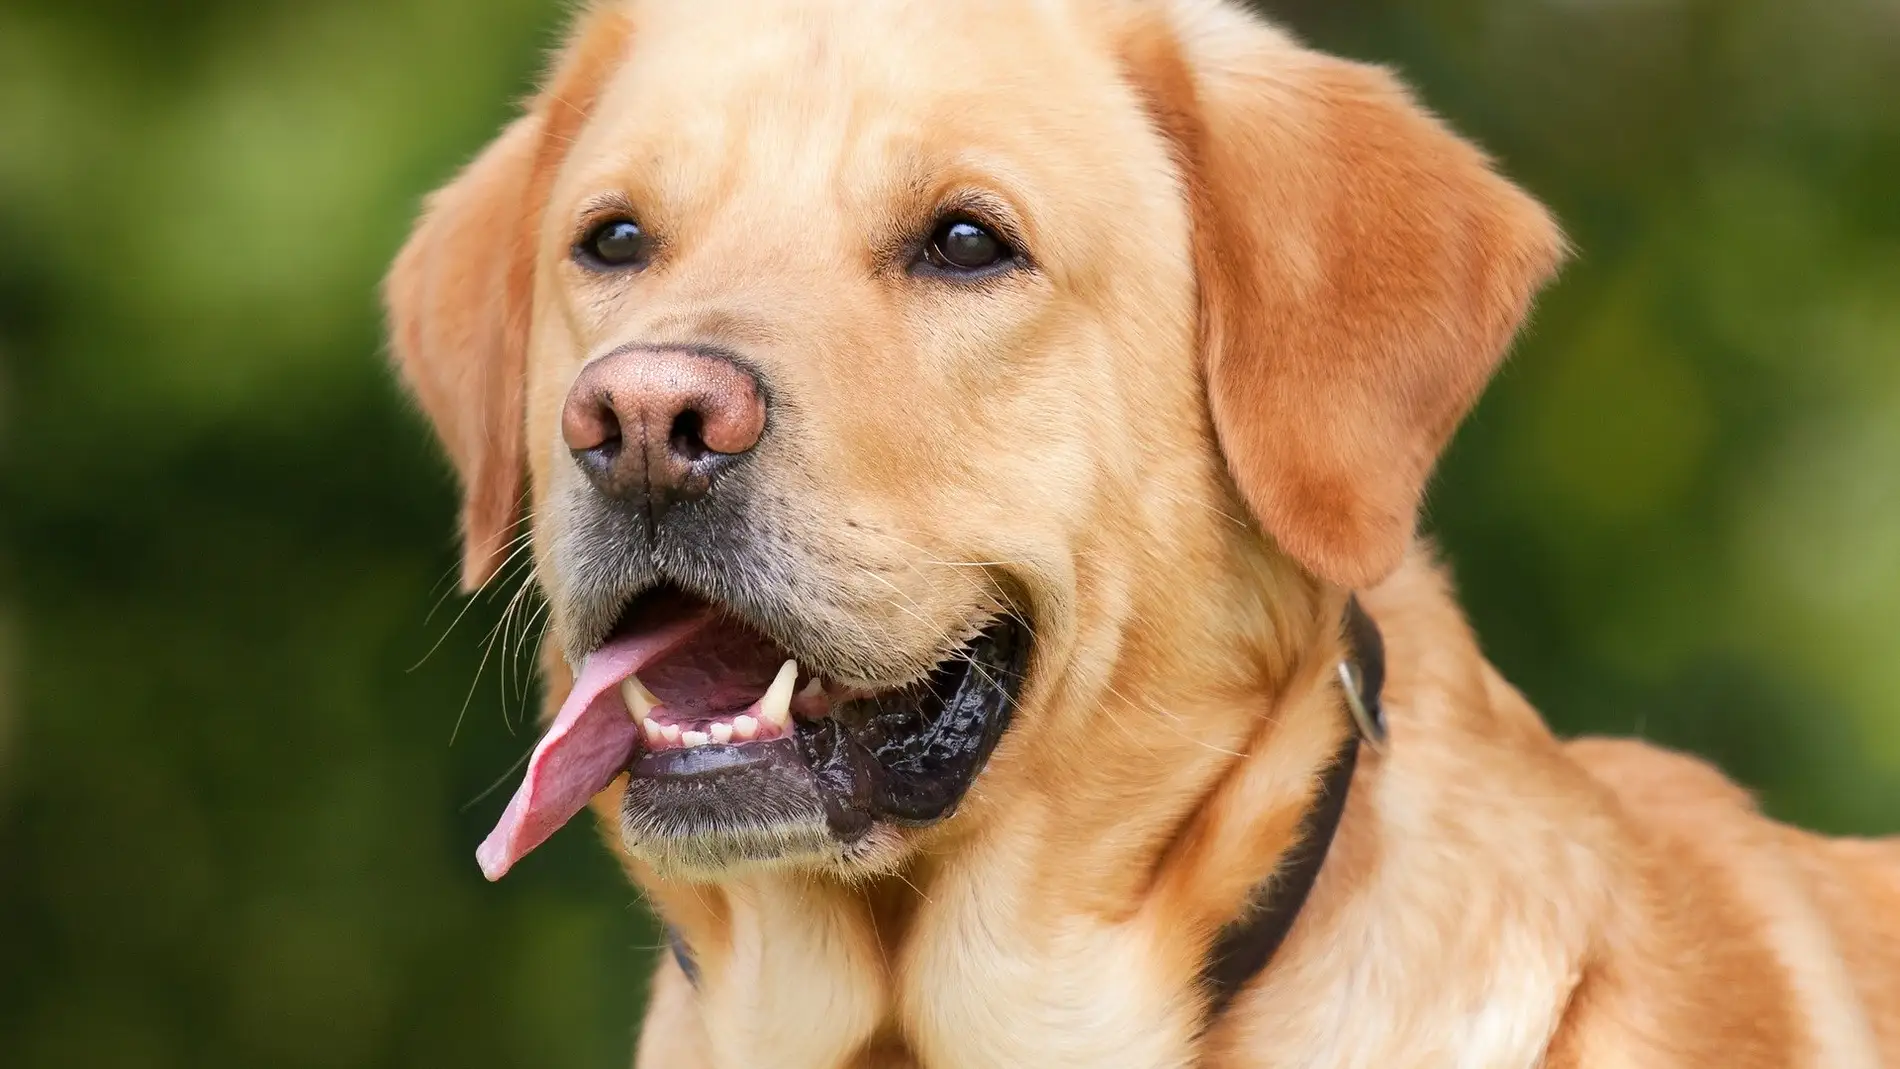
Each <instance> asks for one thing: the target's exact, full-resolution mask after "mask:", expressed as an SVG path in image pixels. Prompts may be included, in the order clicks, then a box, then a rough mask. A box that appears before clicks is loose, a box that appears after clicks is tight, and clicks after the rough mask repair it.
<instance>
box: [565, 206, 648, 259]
mask: <svg viewBox="0 0 1900 1069" xmlns="http://www.w3.org/2000/svg"><path fill="white" fill-rule="evenodd" d="M574 255H575V258H576V259H578V260H580V261H581V263H582V264H583V265H584V266H587V267H591V268H594V269H595V270H597V271H607V270H612V269H614V268H618V267H631V266H634V265H637V264H640V263H643V262H645V260H646V258H647V236H646V232H645V231H643V230H641V229H640V224H639V223H636V222H634V221H633V220H631V219H609V220H608V221H606V222H604V223H601V224H600V225H599V226H596V227H594V228H593V229H592V230H589V231H588V232H587V236H586V237H584V238H582V239H581V240H580V243H579V244H577V245H575V246H574Z"/></svg>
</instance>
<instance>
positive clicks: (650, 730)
mask: <svg viewBox="0 0 1900 1069" xmlns="http://www.w3.org/2000/svg"><path fill="white" fill-rule="evenodd" d="M646 733H647V745H649V746H658V745H659V744H660V740H661V739H663V738H665V737H666V736H665V735H664V734H663V733H662V732H661V731H660V722H659V721H658V720H649V721H647V722H646Z"/></svg>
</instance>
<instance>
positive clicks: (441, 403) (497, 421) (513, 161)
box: [383, 8, 628, 590]
mask: <svg viewBox="0 0 1900 1069" xmlns="http://www.w3.org/2000/svg"><path fill="white" fill-rule="evenodd" d="M627 30H628V27H627V23H626V18H625V16H624V15H623V14H621V13H620V12H619V11H617V10H610V9H605V8H602V9H597V10H595V11H593V12H591V13H589V14H586V15H584V16H582V18H581V19H580V21H579V22H578V23H577V24H576V28H575V31H574V32H573V34H572V35H571V36H570V38H569V42H568V45H567V47H566V48H565V49H563V50H562V51H561V52H560V53H559V55H558V57H557V59H556V61H555V63H554V64H553V66H552V68H551V69H552V72H553V73H552V76H551V77H550V78H548V79H547V80H546V82H545V83H544V84H545V88H543V89H542V90H541V92H540V93H538V94H536V96H535V97H534V98H533V99H532V100H531V101H530V102H529V104H528V107H527V109H526V112H525V114H523V115H522V116H521V117H520V118H518V119H516V120H515V121H514V122H513V123H511V124H509V126H508V127H507V129H505V130H503V131H502V133H501V136H500V137H497V138H496V139H495V140H494V141H493V142H491V143H490V144H489V146H488V147H487V148H486V149H483V150H482V153H481V155H479V156H477V157H476V158H475V161H474V162H473V163H470V164H469V165H468V166H467V167H466V168H464V169H463V171H462V173H461V174H459V175H458V176H456V178H455V180H454V181H452V182H450V183H449V184H448V185H447V186H444V187H443V188H442V189H440V190H438V191H436V192H435V193H434V194H433V195H432V196H430V197H429V199H428V202H427V204H426V206H425V207H424V209H423V213H422V217H421V219H420V220H419V221H418V222H417V223H416V226H415V229H414V230H413V231H412V232H411V233H410V235H409V240H408V241H407V242H406V243H405V244H404V245H403V247H402V251H401V252H399V253H397V255H396V260H395V263H394V265H392V266H391V268H390V271H389V276H388V278H387V279H386V280H385V282H384V285H383V294H384V301H385V303H386V304H387V305H388V309H389V333H390V349H391V350H392V354H393V356H394V360H395V363H396V366H397V368H398V369H399V370H400V371H401V373H402V377H403V380H404V381H405V382H407V383H408V385H409V388H410V389H411V390H412V391H413V392H414V394H415V397H416V400H417V402H418V403H419V404H420V405H421V407H422V410H423V412H424V413H425V414H426V415H427V416H428V417H429V420H430V422H432V423H433V424H434V425H435V430H436V436H437V437H438V438H440V439H441V442H442V446H443V449H444V450H445V451H446V452H447V453H448V455H449V459H450V460H451V462H453V464H454V465H455V470H456V474H457V476H458V477H459V478H460V480H461V484H462V586H463V589H465V590H474V589H475V588H477V587H479V586H481V584H482V583H484V582H486V581H487V579H488V578H489V577H490V576H491V575H493V574H494V573H495V570H496V569H497V568H499V567H500V566H501V564H502V561H503V559H504V557H505V555H506V553H507V550H508V548H509V544H510V541H511V536H512V533H513V531H514V527H515V523H516V520H517V519H518V517H519V515H520V509H521V494H522V484H523V481H524V476H523V466H524V461H525V452H524V449H525V446H524V441H523V439H524V437H525V435H526V428H525V426H524V421H525V419H526V412H525V410H524V408H523V404H524V402H523V394H524V390H525V388H526V374H527V368H526V360H527V348H528V329H529V320H530V309H531V306H532V301H533V296H534V259H535V246H536V243H537V241H538V239H539V236H540V226H541V215H542V211H543V209H544V208H545V206H546V202H547V196H548V189H549V186H550V185H551V184H552V181H553V176H554V172H555V170H556V169H557V168H558V167H559V165H560V162H561V160H562V158H563V157H564V155H565V153H566V150H567V147H568V146H569V145H570V144H572V142H573V140H574V134H575V133H576V131H578V129H579V128H580V125H581V123H582V122H583V121H584V120H585V119H586V116H587V113H588V111H589V109H590V108H591V106H592V103H593V99H594V97H595V96H596V95H597V94H598V92H599V90H600V86H601V84H602V83H603V82H604V81H605V79H606V76H607V75H608V73H610V71H611V70H612V67H613V64H614V63H615V62H616V61H617V60H618V59H619V58H620V57H621V56H622V55H623V54H624V51H625V46H626V39H627Z"/></svg>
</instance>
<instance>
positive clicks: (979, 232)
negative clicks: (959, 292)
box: [923, 218, 1016, 275]
mask: <svg viewBox="0 0 1900 1069" xmlns="http://www.w3.org/2000/svg"><path fill="white" fill-rule="evenodd" d="M1015 258H1016V251H1015V250H1014V249H1012V248H1010V247H1009V243H1008V242H1005V241H1004V240H1003V239H1002V238H1000V237H997V236H996V234H995V232H994V231H992V230H990V229H989V228H988V227H985V226H983V225H981V224H980V223H975V222H972V221H970V220H968V219H964V218H950V219H945V220H944V221H942V222H940V223H938V224H937V229H936V230H934V231H932V232H931V235H930V243H929V244H928V245H926V246H924V255H923V259H924V262H925V263H927V264H929V265H930V266H931V267H933V268H936V269H937V270H938V271H942V272H944V273H946V274H955V275H975V274H984V273H987V272H988V271H990V270H991V269H993V268H996V267H998V266H1001V265H1003V264H1007V263H1009V262H1010V261H1012V260H1014V259H1015Z"/></svg>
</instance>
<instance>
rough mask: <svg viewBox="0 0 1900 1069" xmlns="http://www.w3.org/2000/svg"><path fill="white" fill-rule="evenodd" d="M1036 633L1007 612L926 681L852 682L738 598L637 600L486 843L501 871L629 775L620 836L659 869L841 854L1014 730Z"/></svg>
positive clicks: (678, 595)
mask: <svg viewBox="0 0 1900 1069" xmlns="http://www.w3.org/2000/svg"><path fill="white" fill-rule="evenodd" d="M1028 647H1029V643H1028V629H1027V628H1026V627H1025V626H1024V625H1023V623H1022V622H1021V621H1020V620H1019V619H1017V618H1016V617H1015V616H1013V615H1010V614H998V615H996V616H993V617H992V618H990V619H989V620H987V621H986V622H985V623H983V624H982V625H981V626H980V627H978V628H976V629H975V633H974V636H973V637H972V638H970V639H969V640H968V641H967V642H964V643H963V644H962V645H961V646H959V647H957V648H955V649H953V650H951V651H949V652H948V653H947V654H946V655H945V656H944V657H943V658H942V659H941V661H940V662H939V663H938V664H937V665H936V667H935V668H934V669H932V670H931V671H930V672H929V673H928V674H927V675H926V676H925V677H923V678H921V679H917V680H914V681H910V682H906V683H902V684H895V685H890V686H881V687H880V686H870V687H866V686H862V685H846V684H843V683H840V682H837V681H834V680H829V679H826V678H825V677H823V676H821V675H819V674H817V673H815V672H813V671H811V670H810V669H809V668H807V667H804V666H801V664H800V662H799V660H798V658H797V657H796V656H795V655H794V654H793V653H792V652H791V651H789V650H787V649H785V648H784V647H782V646H780V645H779V644H778V643H777V642H775V641H774V640H773V639H771V638H770V637H768V636H767V635H766V634H765V633H764V632H763V631H761V630H759V629H758V628H756V627H754V626H752V625H751V624H750V623H748V622H747V621H746V620H745V619H743V618H742V617H741V616H740V615H739V614H737V613H735V612H734V611H732V610H731V609H729V608H727V607H724V606H721V605H717V604H714V603H711V602H708V601H706V600H704V599H701V598H698V597H696V596H694V595H691V594H688V593H685V592H683V591H681V590H678V589H676V588H671V587H663V588H659V589H656V590H653V591H649V592H648V593H646V594H644V595H642V596H641V597H639V598H637V599H635V601H634V602H633V603H632V604H631V605H629V606H628V607H627V609H626V610H625V611H624V612H623V613H622V614H621V616H620V620H619V622H618V623H617V624H616V625H615V627H614V628H613V629H612V631H611V633H610V634H609V635H608V637H607V639H606V640H605V641H604V642H603V643H602V644H601V645H600V646H599V647H598V648H596V649H595V650H594V651H593V652H592V653H590V654H588V655H587V656H586V657H585V658H584V660H583V661H582V663H581V665H580V667H579V670H578V671H577V672H576V674H575V680H574V686H573V689H572V690H571V691H570V692H569V694H568V697H567V699H566V701H564V702H563V704H562V706H561V708H560V710H559V712H558V713H557V714H556V716H555V718H554V721H553V723H552V724H551V725H550V726H549V727H548V730H547V732H546V734H545V735H543V736H542V738H541V740H540V742H539V743H538V744H537V745H536V746H535V749H534V752H533V753H532V754H531V755H530V757H529V761H528V769H527V773H526V775H525V777H524V779H523V781H522V784H521V786H520V788H519V789H518V790H517V791H516V793H515V795H514V797H513V798H512V799H511V800H510V801H509V803H508V806H507V808H506V809H505V810H504V811H503V813H502V816H501V820H500V821H499V823H498V824H497V825H496V826H495V829H494V830H493V831H492V832H490V833H489V835H488V838H487V839H486V840H484V841H483V843H482V845H481V847H480V849H479V850H478V851H477V853H476V857H477V860H478V861H479V862H480V863H481V867H482V872H483V874H484V875H486V876H487V877H488V879H490V880H497V879H500V878H501V877H502V876H503V875H504V874H506V873H507V872H508V870H509V869H510V868H512V867H513V866H514V864H515V863H516V862H518V861H519V860H520V859H521V858H523V857H525V856H526V855H527V854H528V853H529V852H530V851H532V850H534V849H535V848H536V847H537V846H539V845H540V844H541V843H542V842H544V841H546V840H547V838H548V837H549V836H551V835H552V834H553V833H554V832H555V831H557V830H558V829H559V828H560V827H561V826H562V825H564V824H566V823H567V821H568V820H570V819H571V818H572V817H573V816H574V815H575V814H577V813H579V812H580V811H581V810H582V809H584V808H586V806H587V804H588V801H589V800H590V799H591V798H592V797H593V796H594V795H595V794H597V793H599V792H600V791H601V790H603V789H605V788H606V787H607V786H608V785H609V784H611V783H612V782H613V781H614V779H615V778H616V777H618V776H619V775H620V774H621V773H623V772H625V773H627V775H628V780H627V791H626V797H625V802H624V812H623V827H622V831H623V835H624V837H625V839H626V840H627V845H628V847H629V848H630V849H632V850H633V851H634V852H635V853H636V854H643V855H645V856H647V857H648V858H649V860H653V861H655V862H656V863H659V864H661V865H662V866H667V865H668V864H669V863H677V864H676V865H675V866H674V867H684V868H699V869H705V868H719V867H724V866H726V865H729V864H733V863H738V862H744V861H769V860H774V859H777V858H782V857H785V856H788V855H794V854H804V855H819V856H834V857H835V856H839V855H841V854H843V853H846V852H848V850H849V848H850V847H851V846H852V844H854V843H856V842H857V841H859V840H860V839H862V838H863V836H864V835H865V834H866V833H867V832H868V831H870V829H871V828H872V827H874V826H875V825H876V824H877V823H878V822H880V821H885V822H890V823H894V824H900V825H912V826H915V825H924V824H930V823H934V822H936V821H938V820H941V819H943V818H945V817H948V816H949V815H950V814H951V813H952V812H953V811H954V810H955V808H956V806H957V804H958V802H959V801H961V799H962V797H963V795H964V793H965V792H966V791H967V790H968V788H969V786H970V784H971V782H972V781H973V780H974V779H975V777H976V775H977V773H978V772H979V771H981V769H982V766H983V764H984V762H985V761H986V760H987V759H988V757H989V754H990V751H991V750H992V749H993V748H994V747H995V745H996V742H997V740H998V739H999V738H1000V737H1001V735H1002V732H1003V729H1004V728H1005V727H1006V726H1007V725H1008V722H1009V719H1010V716H1011V714H1012V712H1013V710H1014V706H1015V703H1016V700H1017V697H1018V695H1019V693H1020V690H1021V684H1022V681H1023V675H1024V671H1025V669H1026V666H1027V660H1028Z"/></svg>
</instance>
